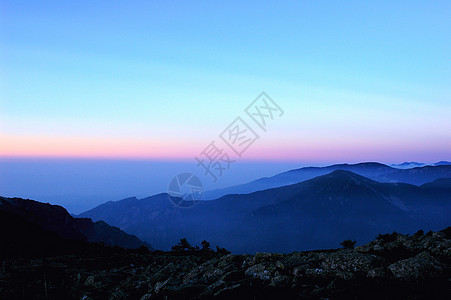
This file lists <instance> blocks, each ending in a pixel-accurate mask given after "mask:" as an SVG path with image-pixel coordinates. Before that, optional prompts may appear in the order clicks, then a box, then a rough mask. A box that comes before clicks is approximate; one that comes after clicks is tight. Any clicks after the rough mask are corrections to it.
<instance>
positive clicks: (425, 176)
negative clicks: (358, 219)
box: [202, 162, 451, 200]
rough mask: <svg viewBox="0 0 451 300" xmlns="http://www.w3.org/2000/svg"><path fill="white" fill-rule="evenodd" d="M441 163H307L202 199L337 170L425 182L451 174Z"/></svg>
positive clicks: (382, 178)
mask: <svg viewBox="0 0 451 300" xmlns="http://www.w3.org/2000/svg"><path fill="white" fill-rule="evenodd" d="M440 163H442V164H441V165H438V166H424V167H416V168H411V169H397V168H393V167H390V166H387V165H384V164H381V163H376V162H369V163H358V164H336V165H331V166H327V167H305V168H300V169H294V170H290V171H287V172H283V173H280V174H276V175H274V176H272V177H263V178H260V179H257V180H254V181H251V182H249V183H245V184H240V185H235V186H230V187H226V188H222V189H217V190H212V191H206V192H204V194H203V195H202V199H204V200H211V199H217V198H219V197H222V196H224V195H228V194H247V193H252V192H256V191H261V190H265V189H269V188H275V187H281V186H285V185H290V184H294V183H298V182H301V181H304V180H308V179H312V178H314V177H316V176H321V175H326V174H329V173H331V172H333V171H335V170H345V171H351V172H353V173H356V174H358V175H361V176H364V177H367V178H370V179H373V180H376V181H379V182H403V183H410V184H415V185H421V184H424V183H428V182H431V181H433V180H435V179H438V178H451V165H445V163H446V162H440Z"/></svg>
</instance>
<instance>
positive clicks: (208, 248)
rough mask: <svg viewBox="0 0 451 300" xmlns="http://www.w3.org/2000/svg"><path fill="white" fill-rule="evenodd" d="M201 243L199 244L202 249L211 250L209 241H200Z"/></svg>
mask: <svg viewBox="0 0 451 300" xmlns="http://www.w3.org/2000/svg"><path fill="white" fill-rule="evenodd" d="M200 244H201V246H202V251H205V252H207V251H211V248H210V243H209V242H207V241H205V240H204V241H202V243H200Z"/></svg>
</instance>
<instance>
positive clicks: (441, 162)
mask: <svg viewBox="0 0 451 300" xmlns="http://www.w3.org/2000/svg"><path fill="white" fill-rule="evenodd" d="M449 165H451V162H449V161H444V160H442V161H439V162H437V163H435V164H434V166H449Z"/></svg>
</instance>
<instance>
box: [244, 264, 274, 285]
mask: <svg viewBox="0 0 451 300" xmlns="http://www.w3.org/2000/svg"><path fill="white" fill-rule="evenodd" d="M245 274H246V276H249V277H253V278H257V279H260V280H263V281H269V280H270V279H271V272H270V271H269V270H267V268H266V267H265V266H264V265H262V264H258V265H254V266H252V267H250V268H249V269H247V270H246V271H245Z"/></svg>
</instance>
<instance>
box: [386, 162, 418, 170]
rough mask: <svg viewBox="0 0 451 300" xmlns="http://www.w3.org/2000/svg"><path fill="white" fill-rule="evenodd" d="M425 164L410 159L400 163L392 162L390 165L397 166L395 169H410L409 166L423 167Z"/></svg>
mask: <svg viewBox="0 0 451 300" xmlns="http://www.w3.org/2000/svg"><path fill="white" fill-rule="evenodd" d="M425 165H426V164H423V163H419V162H415V161H411V162H407V161H406V162H403V163H402V164H392V165H390V166H391V167H393V168H397V169H411V168H415V167H424V166H425Z"/></svg>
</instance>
